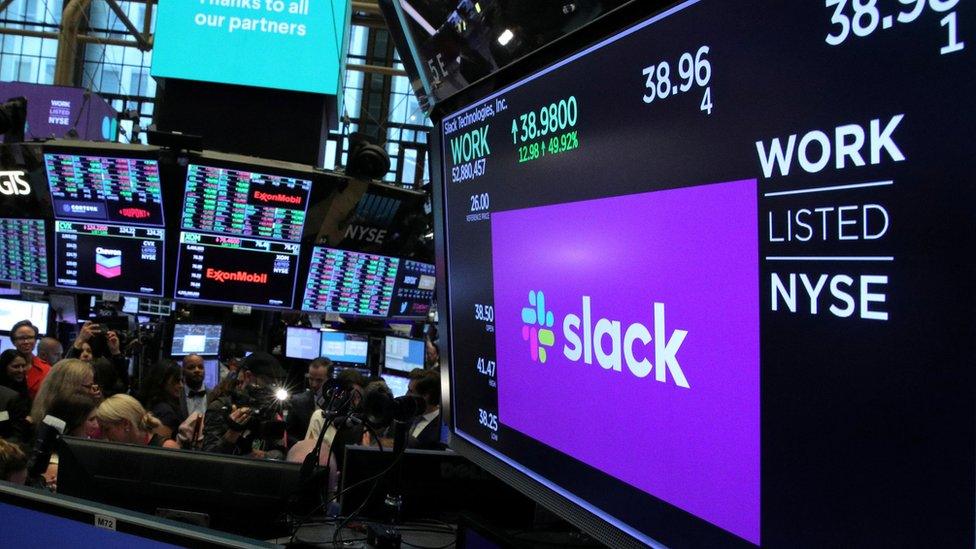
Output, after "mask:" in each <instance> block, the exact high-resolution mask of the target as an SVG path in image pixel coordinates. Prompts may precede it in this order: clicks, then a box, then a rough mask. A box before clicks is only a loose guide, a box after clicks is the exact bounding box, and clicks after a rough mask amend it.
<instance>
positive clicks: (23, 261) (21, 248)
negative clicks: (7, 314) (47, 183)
mask: <svg viewBox="0 0 976 549" xmlns="http://www.w3.org/2000/svg"><path fill="white" fill-rule="evenodd" d="M46 235H47V233H46V232H45V230H44V220H42V219H5V218H0V243H2V245H0V281H3V282H21V283H24V284H35V285H38V286H47V283H48V278H47V277H48V275H47V273H48V262H47V236H46Z"/></svg>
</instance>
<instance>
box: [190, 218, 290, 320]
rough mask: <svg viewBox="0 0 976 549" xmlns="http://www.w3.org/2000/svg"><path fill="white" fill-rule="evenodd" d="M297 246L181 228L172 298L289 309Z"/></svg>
mask: <svg viewBox="0 0 976 549" xmlns="http://www.w3.org/2000/svg"><path fill="white" fill-rule="evenodd" d="M299 251H300V245H299V244H292V243H288V242H276V241H273V240H262V239H257V238H243V237H236V236H218V235H212V234H204V233H196V232H188V231H184V232H182V233H181V234H180V249H179V256H178V265H179V267H178V268H177V278H176V298H177V299H191V300H198V301H207V302H212V303H225V304H242V305H254V306H259V307H275V308H286V309H288V308H291V305H292V296H293V293H294V289H295V277H297V276H298V257H299Z"/></svg>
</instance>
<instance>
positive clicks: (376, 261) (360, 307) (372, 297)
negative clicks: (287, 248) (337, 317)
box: [302, 246, 400, 317]
mask: <svg viewBox="0 0 976 549" xmlns="http://www.w3.org/2000/svg"><path fill="white" fill-rule="evenodd" d="M399 265H400V259H399V258H396V257H387V256H383V255H376V254H367V253H359V252H350V251H346V250H336V249H332V248H325V247H321V246H316V247H315V248H314V249H313V251H312V259H311V265H310V266H309V272H308V280H307V281H306V284H305V294H304V297H303V298H302V310H303V311H309V312H316V313H337V314H350V315H359V316H380V317H385V316H387V315H388V314H389V311H390V304H391V303H392V302H393V291H394V287H395V285H396V281H397V270H398V267H399Z"/></svg>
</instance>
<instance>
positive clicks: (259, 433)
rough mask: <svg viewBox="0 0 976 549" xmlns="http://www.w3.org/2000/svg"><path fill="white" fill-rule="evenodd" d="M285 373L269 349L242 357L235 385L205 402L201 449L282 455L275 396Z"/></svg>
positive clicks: (281, 431)
mask: <svg viewBox="0 0 976 549" xmlns="http://www.w3.org/2000/svg"><path fill="white" fill-rule="evenodd" d="M284 377H285V372H284V370H283V369H282V368H281V366H280V365H279V364H278V361H277V360H276V359H275V358H274V357H273V356H271V355H270V354H268V353H265V352H257V353H253V354H251V355H250V356H248V357H247V358H245V359H244V361H243V362H242V363H241V366H240V370H239V371H238V372H237V385H236V386H235V387H234V389H233V390H232V391H230V392H229V393H227V394H225V395H222V396H220V397H219V398H216V399H214V400H213V401H212V402H210V403H209V404H208V406H207V415H206V417H205V418H204V430H203V450H204V451H206V452H217V453H221V454H233V455H239V456H250V457H254V458H259V459H264V458H269V459H281V458H282V457H284V453H285V444H284V433H285V423H284V421H283V420H282V417H281V409H282V402H281V401H280V400H279V399H278V398H277V397H276V396H275V390H276V388H277V384H278V383H279V382H280V381H281V380H282V379H284Z"/></svg>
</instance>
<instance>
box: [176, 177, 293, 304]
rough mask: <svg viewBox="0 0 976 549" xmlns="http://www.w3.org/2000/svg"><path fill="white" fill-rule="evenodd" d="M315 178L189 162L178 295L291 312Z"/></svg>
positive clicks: (199, 299)
mask: <svg viewBox="0 0 976 549" xmlns="http://www.w3.org/2000/svg"><path fill="white" fill-rule="evenodd" d="M311 189H312V182H311V181H310V180H307V179H298V178H294V177H288V176H282V175H271V174H265V173H258V172H253V171H246V170H239V169H231V168H226V167H217V166H204V165H199V164H190V165H189V167H188V168H187V177H186V197H185V200H184V204H183V215H182V223H181V227H182V229H183V232H182V233H181V235H180V245H179V252H178V259H177V275H176V287H175V297H176V298H177V299H189V300H197V301H205V302H212V303H226V304H246V305H254V306H260V307H272V308H282V309H290V308H292V306H293V304H294V294H295V283H296V279H297V276H298V263H299V257H300V251H301V246H300V242H301V239H302V230H303V227H304V225H305V216H306V211H307V209H308V202H309V197H310V193H311Z"/></svg>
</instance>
